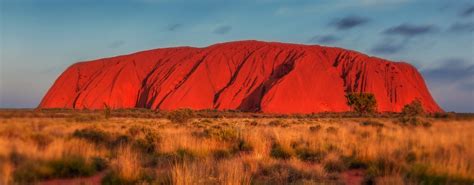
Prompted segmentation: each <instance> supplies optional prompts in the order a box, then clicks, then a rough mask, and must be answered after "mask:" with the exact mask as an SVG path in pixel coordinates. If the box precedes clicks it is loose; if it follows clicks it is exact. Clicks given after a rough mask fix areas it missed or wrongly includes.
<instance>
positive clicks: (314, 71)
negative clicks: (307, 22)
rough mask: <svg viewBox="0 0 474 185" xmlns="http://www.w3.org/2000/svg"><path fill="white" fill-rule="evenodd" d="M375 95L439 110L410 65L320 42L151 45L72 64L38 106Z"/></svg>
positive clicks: (331, 101)
mask: <svg viewBox="0 0 474 185" xmlns="http://www.w3.org/2000/svg"><path fill="white" fill-rule="evenodd" d="M354 92H368V93H372V94H374V96H375V98H376V100H377V110H378V111H380V112H400V111H401V109H402V108H403V106H404V105H406V104H409V103H410V102H412V101H413V100H415V99H418V100H420V101H421V103H422V106H423V108H424V110H425V111H426V112H441V111H442V109H441V108H440V107H439V106H438V105H437V103H436V102H435V101H434V100H433V98H432V96H431V94H430V92H429V91H428V89H427V87H426V85H425V82H424V79H423V77H422V76H421V75H420V73H419V72H418V71H417V69H416V68H415V67H413V66H412V65H410V64H408V63H405V62H392V61H389V60H385V59H381V58H377V57H372V56H368V55H365V54H362V53H359V52H356V51H351V50H346V49H341V48H336V47H326V46H319V45H302V44H289V43H277V42H262V41H235V42H227V43H219V44H215V45H211V46H208V47H204V48H195V47H175V48H162V49H153V50H148V51H142V52H137V53H133V54H128V55H122V56H116V57H111V58H103V59H98V60H93V61H85V62H79V63H76V64H73V65H72V66H70V67H69V68H67V70H66V71H64V72H63V73H62V74H61V75H60V76H59V78H58V79H57V80H56V81H55V83H54V84H53V86H52V87H51V88H50V89H49V91H48V92H47V94H46V95H45V96H44V98H43V100H42V101H41V103H40V104H39V108H70V109H103V108H105V107H110V108H113V109H119V108H147V109H159V110H174V109H179V108H190V109H196V110H199V109H217V110H240V111H255V112H264V113H318V112H346V111H350V107H349V106H348V105H347V104H346V98H345V95H346V94H347V93H354Z"/></svg>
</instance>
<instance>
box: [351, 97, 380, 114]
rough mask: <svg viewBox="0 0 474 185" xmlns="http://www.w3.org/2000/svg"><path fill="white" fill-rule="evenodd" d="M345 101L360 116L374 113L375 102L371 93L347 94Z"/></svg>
mask: <svg viewBox="0 0 474 185" xmlns="http://www.w3.org/2000/svg"><path fill="white" fill-rule="evenodd" d="M346 99H347V105H349V106H350V107H351V108H352V110H354V111H355V112H357V113H359V114H361V115H362V114H368V113H374V112H376V109H377V100H376V99H375V96H374V95H373V94H372V93H349V94H347V95H346Z"/></svg>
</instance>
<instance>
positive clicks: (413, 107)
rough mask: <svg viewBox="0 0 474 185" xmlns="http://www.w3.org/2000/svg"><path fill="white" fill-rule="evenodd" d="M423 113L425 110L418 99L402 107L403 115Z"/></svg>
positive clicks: (419, 114) (420, 114)
mask: <svg viewBox="0 0 474 185" xmlns="http://www.w3.org/2000/svg"><path fill="white" fill-rule="evenodd" d="M424 113H425V111H424V110H423V106H422V105H421V101H420V100H419V99H415V100H413V101H412V102H411V103H409V104H406V105H405V106H404V107H403V109H402V115H403V116H422V115H423V114H424Z"/></svg>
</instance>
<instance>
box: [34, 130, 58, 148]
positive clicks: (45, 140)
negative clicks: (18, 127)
mask: <svg viewBox="0 0 474 185" xmlns="http://www.w3.org/2000/svg"><path fill="white" fill-rule="evenodd" d="M31 139H32V140H33V141H34V142H35V143H36V145H37V146H38V148H39V149H44V148H46V147H47V146H48V145H49V144H50V143H51V142H53V138H52V137H51V136H48V135H45V134H39V133H37V134H33V135H32V136H31Z"/></svg>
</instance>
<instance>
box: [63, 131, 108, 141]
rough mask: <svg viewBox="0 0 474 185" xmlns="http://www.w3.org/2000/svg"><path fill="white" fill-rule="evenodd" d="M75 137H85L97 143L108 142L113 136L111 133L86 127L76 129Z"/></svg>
mask: <svg viewBox="0 0 474 185" xmlns="http://www.w3.org/2000/svg"><path fill="white" fill-rule="evenodd" d="M72 136H73V137H77V138H81V139H85V140H87V141H90V142H93V143H95V144H108V143H109V141H110V139H111V136H110V134H109V133H107V132H105V131H103V130H100V129H95V128H85V129H81V130H76V131H74V133H73V134H72Z"/></svg>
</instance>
